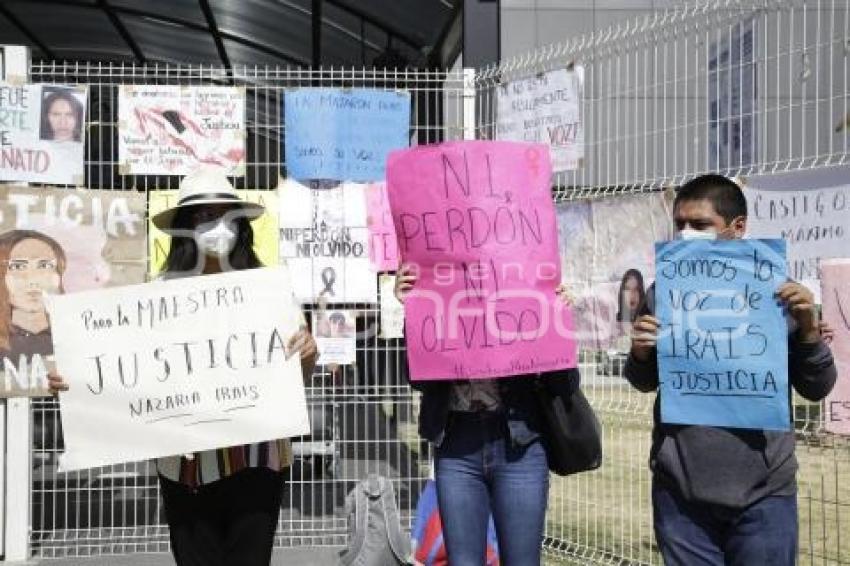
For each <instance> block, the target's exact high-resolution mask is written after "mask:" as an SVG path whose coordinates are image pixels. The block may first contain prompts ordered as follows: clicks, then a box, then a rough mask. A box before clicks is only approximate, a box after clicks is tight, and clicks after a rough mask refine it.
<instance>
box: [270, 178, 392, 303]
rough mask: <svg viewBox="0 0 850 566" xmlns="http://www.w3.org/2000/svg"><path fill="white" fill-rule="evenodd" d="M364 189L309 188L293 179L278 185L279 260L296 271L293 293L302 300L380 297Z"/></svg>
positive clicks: (315, 185) (345, 300) (356, 300)
mask: <svg viewBox="0 0 850 566" xmlns="http://www.w3.org/2000/svg"><path fill="white" fill-rule="evenodd" d="M365 188H366V185H362V184H358V183H343V184H336V183H325V182H318V181H314V182H311V183H310V186H309V187H308V186H306V185H302V184H301V183H299V182H297V181H294V180H292V179H287V180H286V181H284V182H283V183H282V184H281V186H280V187H279V188H278V193H279V195H280V196H279V198H280V259H281V263H284V262H285V263H286V265H288V266H289V268H290V269H291V270H292V272H293V273H297V274H298V275H299V277H298V278H296V279H295V295H296V296H297V297H298V299H300V300H301V301H303V302H306V303H309V302H313V301H318V300H324V301H327V302H329V303H376V302H377V301H378V287H377V281H376V279H377V278H376V276H375V271H374V270H373V268H372V264H371V262H370V260H369V228H368V227H367V222H366V197H365V194H364V190H365Z"/></svg>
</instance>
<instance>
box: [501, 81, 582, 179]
mask: <svg viewBox="0 0 850 566" xmlns="http://www.w3.org/2000/svg"><path fill="white" fill-rule="evenodd" d="M583 77H584V74H583V71H582V68H581V67H576V68H575V69H572V70H566V69H559V70H557V71H550V72H548V73H543V74H540V75H537V76H535V77H532V78H530V79H523V80H519V81H513V82H510V83H505V84H503V85H500V87H499V90H498V98H497V102H496V139H498V140H506V141H527V142H534V143H543V144H546V145H548V146H549V154H550V156H551V158H552V171H553V172H555V173H557V172H559V171H571V170H573V169H578V168H580V167H581V164H582V160H583V159H584V124H583V121H582V117H581V106H580V104H579V102H580V100H581V89H582V84H583Z"/></svg>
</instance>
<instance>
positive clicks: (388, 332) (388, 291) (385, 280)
mask: <svg viewBox="0 0 850 566" xmlns="http://www.w3.org/2000/svg"><path fill="white" fill-rule="evenodd" d="M395 279H396V276H395V275H390V274H388V273H382V274H381V275H379V276H378V287H379V289H380V292H381V332H380V334H379V337H380V338H383V339H384V340H390V339H394V338H404V305H403V304H402V303H401V301H399V300H398V299H397V298H396V296H395Z"/></svg>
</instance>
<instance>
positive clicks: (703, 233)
mask: <svg viewBox="0 0 850 566" xmlns="http://www.w3.org/2000/svg"><path fill="white" fill-rule="evenodd" d="M677 237H678V239H679V240H716V239H717V232H714V231H710V230H694V229H692V228H684V229H682V230H679V234H678V236H677Z"/></svg>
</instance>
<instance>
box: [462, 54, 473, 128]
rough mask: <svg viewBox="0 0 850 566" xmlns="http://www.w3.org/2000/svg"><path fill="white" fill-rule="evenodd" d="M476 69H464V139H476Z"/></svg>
mask: <svg viewBox="0 0 850 566" xmlns="http://www.w3.org/2000/svg"><path fill="white" fill-rule="evenodd" d="M475 94H476V93H475V69H467V68H464V70H463V139H465V140H474V139H475Z"/></svg>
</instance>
